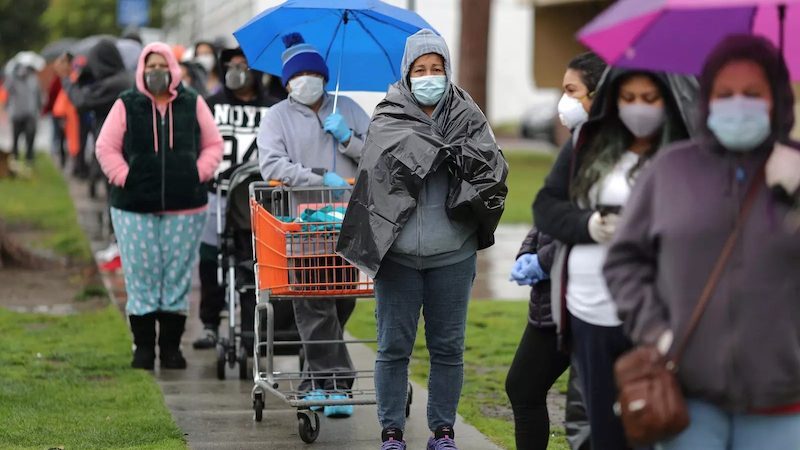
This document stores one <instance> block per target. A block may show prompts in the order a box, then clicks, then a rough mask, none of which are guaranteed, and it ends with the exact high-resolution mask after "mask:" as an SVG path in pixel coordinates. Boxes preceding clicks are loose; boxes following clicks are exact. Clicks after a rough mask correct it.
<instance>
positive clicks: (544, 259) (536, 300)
mask: <svg viewBox="0 0 800 450" xmlns="http://www.w3.org/2000/svg"><path fill="white" fill-rule="evenodd" d="M555 253H556V243H555V241H554V240H553V238H552V237H550V236H548V235H546V234H544V233H542V232H540V231H539V230H537V229H536V227H533V228H531V231H529V232H528V235H527V236H525V240H524V241H522V246H521V247H520V249H519V253H517V258H519V257H520V256H522V255H524V254H536V255H537V256H538V257H539V264H540V265H541V266H542V270H544V272H545V273H548V274H549V273H550V268H551V267H553V260H554V259H555ZM528 323H530V324H531V325H533V326H534V327H536V328H551V327H555V326H556V325H555V323H553V314H552V311H551V307H550V281H549V280H544V281H540V282H538V283H536V284H534V285H533V286H532V287H531V301H530V304H529V306H528Z"/></svg>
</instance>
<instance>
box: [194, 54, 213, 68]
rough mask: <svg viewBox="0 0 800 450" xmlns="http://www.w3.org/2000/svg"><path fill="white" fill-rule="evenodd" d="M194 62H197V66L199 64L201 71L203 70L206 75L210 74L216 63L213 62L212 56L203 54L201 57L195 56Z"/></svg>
mask: <svg viewBox="0 0 800 450" xmlns="http://www.w3.org/2000/svg"><path fill="white" fill-rule="evenodd" d="M194 60H195V62H197V64H200V66H201V67H202V68H203V69H205V71H206V73H211V71H212V70H214V65H215V63H216V61H215V60H214V55H209V54H208V53H204V54H202V55H197V56H196V57H195V58H194Z"/></svg>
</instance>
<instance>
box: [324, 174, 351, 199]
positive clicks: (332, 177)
mask: <svg viewBox="0 0 800 450" xmlns="http://www.w3.org/2000/svg"><path fill="white" fill-rule="evenodd" d="M322 183H323V184H324V185H325V186H327V187H333V188H336V187H345V186H350V183H348V182H347V181H346V180H345V179H344V178H342V177H340V176H339V174H337V173H336V172H325V175H323V176H322ZM331 194H332V195H333V199H334V200H337V201H338V200H339V199H341V198H342V196H343V195H344V191H340V190H335V191H332V192H331Z"/></svg>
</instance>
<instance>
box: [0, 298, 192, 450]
mask: <svg viewBox="0 0 800 450" xmlns="http://www.w3.org/2000/svg"><path fill="white" fill-rule="evenodd" d="M130 345H131V344H130V339H129V338H128V333H127V331H126V326H125V323H124V322H123V319H122V316H121V315H120V314H119V311H118V310H117V309H116V308H115V307H112V306H109V307H107V308H105V309H103V310H100V311H96V312H92V313H85V314H81V315H75V316H66V317H54V316H47V315H39V314H19V313H13V312H9V311H7V310H4V309H0V348H2V349H3V351H2V352H0V380H2V382H0V448H4V449H6V448H38V449H42V448H51V447H63V448H67V449H70V448H99V449H109V448H152V449H182V448H185V447H186V446H185V443H184V441H183V436H182V433H181V431H180V429H178V427H177V426H176V425H175V423H174V422H173V420H172V417H171V416H170V414H169V411H168V410H167V408H166V407H165V406H164V402H163V399H162V397H161V391H160V390H159V388H158V386H157V385H156V383H155V382H154V381H153V377H152V376H151V375H150V374H149V373H147V372H145V371H141V370H132V369H131V368H130V366H129V364H130V349H131V347H130Z"/></svg>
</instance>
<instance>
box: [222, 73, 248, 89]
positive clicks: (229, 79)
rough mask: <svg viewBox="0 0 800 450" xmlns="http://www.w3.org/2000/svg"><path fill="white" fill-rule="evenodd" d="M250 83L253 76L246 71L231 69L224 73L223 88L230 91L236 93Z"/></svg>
mask: <svg viewBox="0 0 800 450" xmlns="http://www.w3.org/2000/svg"><path fill="white" fill-rule="evenodd" d="M252 81H253V75H252V74H251V73H250V70H248V69H241V68H239V67H231V68H230V69H228V71H227V72H226V73H225V87H227V88H228V89H230V90H232V91H238V90H239V89H241V88H243V87H246V86H248V85H250V83H252Z"/></svg>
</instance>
